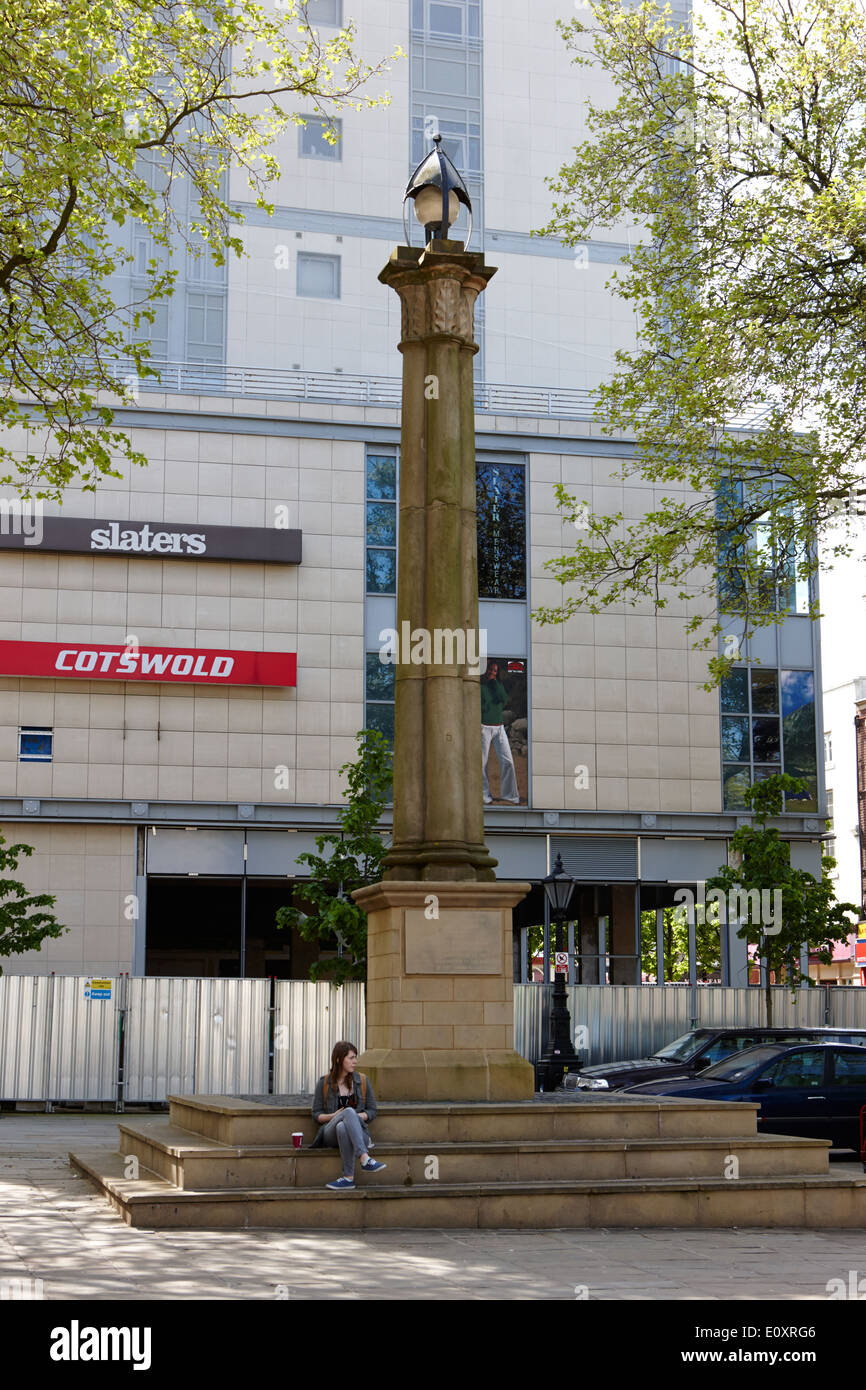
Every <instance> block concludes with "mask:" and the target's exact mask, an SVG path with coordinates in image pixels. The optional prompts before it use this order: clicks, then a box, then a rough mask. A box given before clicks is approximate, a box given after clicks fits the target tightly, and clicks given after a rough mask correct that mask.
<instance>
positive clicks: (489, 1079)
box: [358, 1047, 535, 1101]
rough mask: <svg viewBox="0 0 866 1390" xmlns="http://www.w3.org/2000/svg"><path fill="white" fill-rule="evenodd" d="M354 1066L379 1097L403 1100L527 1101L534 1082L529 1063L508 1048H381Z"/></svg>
mask: <svg viewBox="0 0 866 1390" xmlns="http://www.w3.org/2000/svg"><path fill="white" fill-rule="evenodd" d="M362 1063H363V1065H361V1064H362ZM358 1067H359V1070H361V1071H364V1072H366V1074H367V1076H369V1077H370V1080H371V1081H372V1083H373V1087H374V1089H375V1091H376V1094H377V1096H393V1095H395V1094H399V1096H400V1098H401V1099H402V1100H431V1101H448V1100H467V1101H473V1100H474V1101H478V1100H488V1101H515V1100H523V1101H525V1100H526V1099H527V1097H531V1095H532V1091H533V1088H534V1083H535V1074H534V1071H533V1068H532V1066H531V1065H530V1063H529V1062H527V1061H526V1059H525V1058H524V1057H521V1056H520V1055H519V1054H518V1053H516V1052H513V1051H511V1050H510V1049H509V1050H505V1049H502V1050H500V1051H481V1050H479V1051H475V1052H473V1051H469V1050H467V1049H466V1048H459V1049H458V1048H455V1049H451V1050H449V1049H446V1048H436V1049H435V1050H433V1051H430V1052H426V1051H422V1050H416V1051H408V1050H406V1049H402V1048H401V1049H398V1048H385V1047H380V1048H373V1049H368V1050H367V1051H366V1052H364V1054H363V1056H362V1057H361V1058H359V1062H358Z"/></svg>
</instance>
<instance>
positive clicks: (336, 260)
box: [295, 251, 343, 301]
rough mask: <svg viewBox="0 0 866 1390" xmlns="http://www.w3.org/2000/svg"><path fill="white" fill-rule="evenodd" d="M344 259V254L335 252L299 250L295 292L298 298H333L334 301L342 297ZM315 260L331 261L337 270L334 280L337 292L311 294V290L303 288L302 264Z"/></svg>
mask: <svg viewBox="0 0 866 1390" xmlns="http://www.w3.org/2000/svg"><path fill="white" fill-rule="evenodd" d="M342 260H343V258H342V256H339V255H335V254H334V253H333V252H322V251H299V252H298V253H297V258H296V264H295V294H296V296H297V298H298V299H327V300H332V301H333V300H338V299H342V296H343V283H342V281H343V269H342ZM313 261H317V262H319V263H321V262H324V261H328V262H330V263H331V264H332V265H333V267H334V270H335V276H334V280H335V284H336V287H337V292H336V294H311V293H310V292H309V291H307V290H303V289H302V288H301V266H302V265H309V264H310V263H311V262H313Z"/></svg>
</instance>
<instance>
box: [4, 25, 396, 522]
mask: <svg viewBox="0 0 866 1390" xmlns="http://www.w3.org/2000/svg"><path fill="white" fill-rule="evenodd" d="M355 43H356V36H355V30H354V26H353V25H352V24H351V23H350V24H347V25H346V27H345V28H344V29H342V30H328V31H326V32H325V31H323V32H320V31H319V30H317V29H315V28H313V27H311V24H309V23H307V22H306V8H305V5H304V4H303V0H277V3H276V4H275V5H270V4H265V3H263V4H257V3H255V0H161V3H159V4H155V3H153V0H111V3H107V0H9V3H7V4H6V5H4V6H3V9H2V12H0V119H2V175H0V177H2V197H0V378H2V379H3V380H4V381H5V383H6V389H5V390H4V391H3V392H2V393H0V431H4V430H5V431H6V432H7V436H8V431H9V430H10V429H11V428H12V427H14V426H19V427H21V426H23V427H25V428H28V429H29V430H30V434H29V435H28V436H27V438H28V441H29V442H28V445H27V446H26V448H25V449H24V450H23V451H21V450H18V449H14V448H13V447H12V446H11V445H8V444H7V445H6V446H4V445H3V444H2V443H0V472H2V473H5V476H3V477H0V484H9V483H12V484H13V485H14V486H16V487H17V488H18V489H19V490H20V491H22V492H25V493H27V494H33V495H35V496H37V497H59V496H60V495H61V493H62V490H63V488H64V486H65V485H66V484H67V483H68V482H70V481H71V480H72V479H74V478H75V479H77V480H78V481H79V482H81V483H83V485H84V486H85V487H87V488H93V487H94V486H95V484H96V483H98V481H99V480H100V478H101V477H103V476H105V475H112V476H117V475H118V472H117V469H116V467H115V466H114V464H113V456H114V458H115V459H116V458H117V456H120V457H121V458H123V459H126V460H128V461H131V462H133V463H137V464H143V463H144V462H145V459H144V458H143V457H142V456H141V455H140V454H138V453H136V452H135V451H134V450H133V449H132V447H131V444H130V442H129V439H128V437H127V436H126V434H125V433H124V432H123V431H121V430H119V429H114V428H112V422H113V419H114V412H113V410H112V409H111V407H110V406H109V405H108V404H106V403H105V399H106V398H105V395H104V394H103V395H102V396H99V398H98V393H100V392H102V393H105V392H112V393H113V398H114V399H117V395H118V387H117V379H118V376H119V375H120V374H121V373H122V372H123V371H125V372H127V373H128V374H131V376H132V378H133V380H136V379H138V378H145V377H148V376H154V375H156V372H155V368H154V366H153V363H152V361H151V354H150V350H149V347H148V344H147V342H146V327H147V323H148V321H149V322H151V323H152V322H153V319H154V314H155V305H156V304H157V303H158V302H159V301H161V300H163V299H164V298H165V297H166V296H168V295H170V294H171V292H172V289H173V287H174V284H175V281H176V279H177V275H178V269H177V264H176V261H177V255H175V257H174V262H175V263H172V257H171V256H170V254H169V252H170V251H171V249H172V247H173V248H174V250H175V252H177V250H178V245H179V246H180V254H181V255H190V256H193V257H200V256H204V257H209V258H210V259H211V260H212V261H213V262H214V264H215V265H222V264H223V263H224V261H225V259H226V256H227V254H228V253H230V252H231V253H234V254H237V255H240V254H241V251H242V242H241V239H240V237H239V236H238V235H237V232H236V231H232V230H231V225H230V224H232V223H238V222H240V221H241V220H242V218H241V216H240V214H239V212H238V211H237V209H236V208H234V209H233V208H232V206H231V204H230V202H229V192H230V190H229V171H230V169H231V170H235V171H236V173H235V178H238V176H240V177H241V179H243V176H245V177H246V182H247V183H248V185H249V187H250V189H251V191H252V193H253V194H254V196H255V201H256V205H257V207H260V208H264V209H266V210H268V211H273V208H272V205H271V204H269V203H268V201H267V199H266V196H265V195H266V193H267V191H268V188H269V186H270V185H272V184H273V183H274V181H275V180H276V179H277V178H278V177H279V173H280V170H279V165H278V163H277V160H276V157H275V155H274V152H273V144H274V141H275V140H276V139H277V138H278V137H279V135H280V134H281V133H282V132H283V131H284V130H285V129H286V127H287V126H289V125H291V124H292V123H294V124H300V123H301V118H300V116H299V115H298V113H297V107H298V106H299V105H303V106H304V108H305V110H307V111H309V110H310V109H311V108H312V110H314V111H317V112H321V113H323V114H324V115H325V116H326V117H327V118H328V119H329V120H331V119H332V117H333V114H334V113H335V112H337V111H340V110H342V109H344V108H346V107H352V108H354V109H358V110H360V109H361V108H362V107H365V106H373V105H377V104H384V103H386V102H387V100H388V97H387V95H386V94H382V95H372V94H368V93H367V91H366V89H367V86H368V84H369V83H370V81H371V79H375V78H377V77H378V76H379V75H380V74H381V72H382V71H383V69H384V67H385V63H384V61H383V62H379V63H378V64H370V63H368V62H366V61H364V60H363V59H362V58H360V57H359V56H358V54H357V52H356V48H355ZM399 52H400V50H397V52H396V54H395V55H393V56H397V55H399ZM331 134H332V138H334V132H333V127H331ZM236 193H237V190H236ZM131 221H134V222H135V223H136V224H138V227H139V229H140V230H141V233H142V235H143V236H144V237H149V238H150V245H151V247H152V250H153V254H152V256H151V257H150V259H149V262H148V265H147V269H146V272H142V270H141V267H137V272H138V273H139V274H141V273H143V274H144V283H145V286H146V288H145V289H144V290H143V291H141V293H140V294H138V295H137V297H136V299H135V301H134V302H133V303H131V304H118V303H116V302H115V299H114V297H113V292H112V286H111V283H110V281H111V277H112V276H113V275H114V274H115V272H119V271H123V270H124V267H126V266H128V265H129V264H130V263H132V261H133V256H132V253H131V252H129V251H128V250H125V249H124V247H123V246H122V244H121V238H120V237H119V229H120V228H122V227H123V226H124V225H125V224H127V223H128V222H131ZM109 399H111V397H109Z"/></svg>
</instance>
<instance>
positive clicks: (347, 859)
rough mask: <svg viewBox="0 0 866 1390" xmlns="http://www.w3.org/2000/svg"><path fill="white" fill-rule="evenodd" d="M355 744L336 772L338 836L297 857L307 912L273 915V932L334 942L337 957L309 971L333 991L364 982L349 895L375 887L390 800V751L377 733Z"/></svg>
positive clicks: (363, 951)
mask: <svg viewBox="0 0 866 1390" xmlns="http://www.w3.org/2000/svg"><path fill="white" fill-rule="evenodd" d="M357 743H358V758H357V761H356V762H354V763H344V765H343V766H342V767H341V768H340V772H341V774H343V773H344V774H345V776H346V804H345V806H342V807H341V808H340V811H339V812H338V815H337V819H338V821H339V823H340V830H339V832H337V831H334V832H331V833H329V834H327V835H317V836H316V849H317V850H318V853H317V854H312V853H309V852H308V853H305V854H299V855H298V863H300V864H308V865H309V867H310V877H309V879H305V880H304V881H303V884H302V886H301V887H300V888H299V889H298V893H299V896H301V897H302V898H303V901H304V904H305V906H306V907H307V909H308V911H306V912H305V911H303V910H302V909H301V908H299V907H295V906H294V905H292V906H289V907H281V908H279V909H278V911H277V926H279V927H290V928H294V930H296V931H297V932H299V933H300V935H301V936H302V937H303V938H304V940H305V941H318V942H320V943H321V944H322V945H324V946H326V947H328V946H330V945H331V943H332V942H333V940H334V938H336V940H337V943H338V947H339V954H338V955H336V956H333V957H328V958H326V959H325V960H319V961H316V962H315V963H314V964H313V965H312V966H311V967H310V977H311V978H312V979H314V980H319V979H331V980H332V981H333V983H334V984H336V985H341V984H343V983H344V982H345V981H346V980H363V979H364V978H365V977H366V972H367V914H366V913H365V912H364V911H363V910H362V909H361V908H360V907H358V906H357V905H356V904H355V903H354V902H353V901H352V898H351V894H352V892H353V891H354V890H355V889H356V888H364V887H365V886H366V885H367V884H370V883H377V882H378V881H379V879H380V878H381V877H382V860H383V859H384V857H385V854H386V853H387V850H388V845H387V843H386V842H385V840H384V839H383V838H382V835H381V833H380V831H379V830H378V829H377V826H378V824H379V822H380V820H381V819H382V812H383V811H384V809H385V806H386V805H387V803H388V800H389V798H390V794H391V780H392V773H391V762H392V753H391V746H390V744H389V742H388V740H387V739H386V738H385V736H384V735H383V734H381V733H379V731H378V730H377V729H362V730H361V732H360V733H359V734H358V736H357ZM326 851H327V852H326Z"/></svg>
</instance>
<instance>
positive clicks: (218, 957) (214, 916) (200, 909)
mask: <svg viewBox="0 0 866 1390" xmlns="http://www.w3.org/2000/svg"><path fill="white" fill-rule="evenodd" d="M294 890H295V882H294V880H292V879H285V878H282V879H266V878H262V879H253V878H247V879H246V881H244V880H243V879H242V878H230V877H225V878H217V877H204V876H202V877H195V878H190V877H189V876H184V877H174V876H169V875H165V876H163V875H150V876H149V877H148V880H147V923H146V936H145V974H146V975H187V976H189V975H204V976H209V977H211V976H217V977H219V976H222V977H223V978H235V977H237V976H239V975H242V974H243V975H245V976H246V977H247V978H258V979H262V978H263V977H264V976H267V975H275V976H276V977H277V978H278V979H281V980H287V979H296V980H297V979H300V980H306V979H308V978H309V967H310V965H311V963H312V962H313V961H314V960H317V959H318V956H319V948H318V946H317V945H316V944H315V943H311V942H308V941H304V940H303V939H302V938H301V937H299V936H298V935H297V933H296V932H293V931H284V930H280V928H279V927H278V926H277V924H276V920H275V918H276V912H277V908H280V907H285V906H286V904H287V903H290V902H291V901H292V895H293V893H294Z"/></svg>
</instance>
